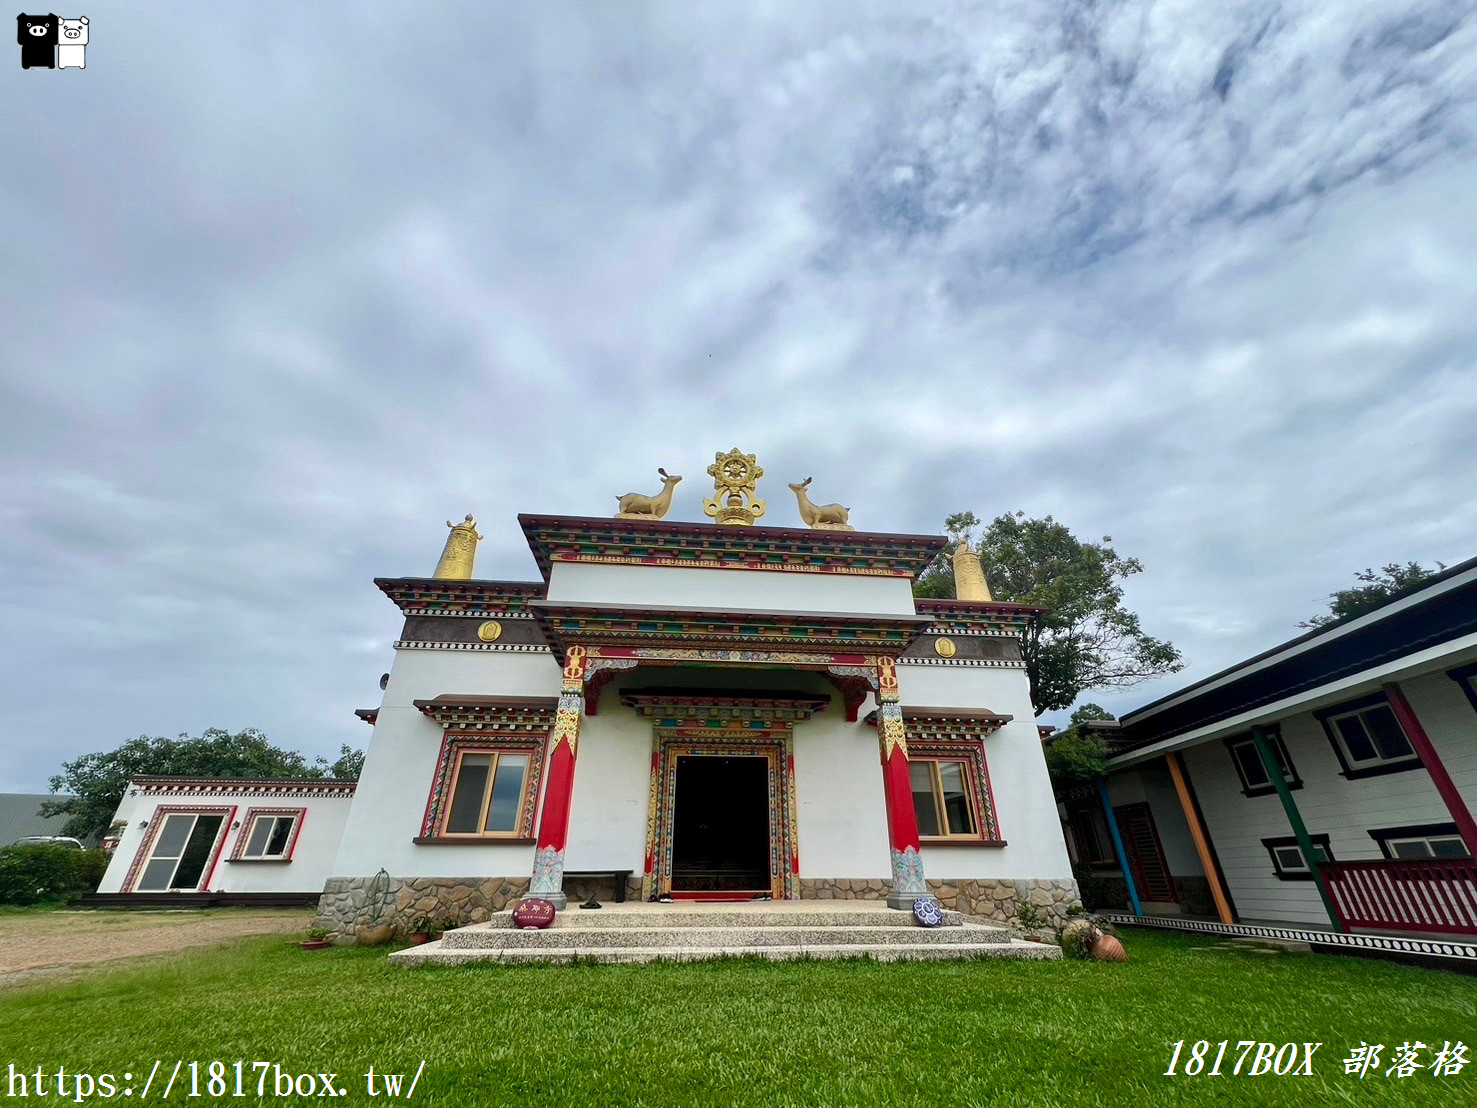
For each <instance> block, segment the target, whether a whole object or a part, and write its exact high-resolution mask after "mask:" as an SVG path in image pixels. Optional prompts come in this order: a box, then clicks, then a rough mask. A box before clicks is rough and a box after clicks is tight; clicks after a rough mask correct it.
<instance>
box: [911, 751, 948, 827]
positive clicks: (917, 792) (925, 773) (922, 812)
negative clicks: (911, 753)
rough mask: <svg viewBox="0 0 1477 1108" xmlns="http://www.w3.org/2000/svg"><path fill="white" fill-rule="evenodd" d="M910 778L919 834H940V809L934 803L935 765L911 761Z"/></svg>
mask: <svg viewBox="0 0 1477 1108" xmlns="http://www.w3.org/2000/svg"><path fill="white" fill-rule="evenodd" d="M908 778H909V780H910V781H911V782H912V785H913V811H914V812H916V813H917V815H918V834H920V835H938V834H940V831H939V818H938V809H937V808H936V807H934V803H933V767H932V766H931V765H930V763H928V762H923V761H914V762H909V763H908Z"/></svg>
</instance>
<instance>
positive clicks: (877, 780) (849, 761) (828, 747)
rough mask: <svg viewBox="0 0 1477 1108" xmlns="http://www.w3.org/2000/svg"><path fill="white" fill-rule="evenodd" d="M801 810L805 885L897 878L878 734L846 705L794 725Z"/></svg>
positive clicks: (837, 704)
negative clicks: (852, 717) (849, 715)
mask: <svg viewBox="0 0 1477 1108" xmlns="http://www.w3.org/2000/svg"><path fill="white" fill-rule="evenodd" d="M865 714H866V710H865V709H864V710H863V712H862V715H865ZM795 807H796V818H795V834H796V837H797V838H798V839H799V849H800V876H801V877H802V878H807V877H839V878H856V877H889V876H890V875H891V873H892V863H891V860H890V856H889V851H888V844H887V797H886V795H885V794H884V792H883V787H882V757H881V754H880V753H879V749H878V746H877V731H876V728H873V727H870V726H868V725H867V724H865V723H860V722H858V723H847V722H846V714H845V710H844V709H843V708H842V705H841V703H840V698H839V697H838V698H837V699H836V700H835V701H833V702H832V703H831V704H830V705H828V706H827V708H826V710H825V711H824V712H822V713H821V714H819V715H817V716H815V717H814V718H812V719H809V720H807V721H806V722H804V723H797V724H796V725H795Z"/></svg>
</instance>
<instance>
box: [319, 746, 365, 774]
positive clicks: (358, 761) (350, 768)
mask: <svg viewBox="0 0 1477 1108" xmlns="http://www.w3.org/2000/svg"><path fill="white" fill-rule="evenodd" d="M338 749H339V755H338V758H336V759H335V760H334V762H333V764H332V765H330V766H329V767H328V776H329V777H332V778H334V779H335V780H338V781H357V780H359V775H360V774H361V773H363V772H364V751H362V750H355V749H354V748H353V747H352V746H350V745H349V744H348V743H344V744H343V745H342V746H340V747H339V748H338ZM318 760H319V761H320V762H321V761H323V759H322V758H319V759H318Z"/></svg>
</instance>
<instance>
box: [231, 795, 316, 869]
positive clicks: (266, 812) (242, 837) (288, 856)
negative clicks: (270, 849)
mask: <svg viewBox="0 0 1477 1108" xmlns="http://www.w3.org/2000/svg"><path fill="white" fill-rule="evenodd" d="M307 815H308V810H307V809H306V808H248V809H246V815H244V816H243V817H242V818H241V830H240V832H239V833H238V834H237V835H236V844H235V846H233V847H232V848H231V856H230V857H229V858H227V859H226V861H228V862H276V863H283V862H290V861H292V856H293V854H294V853H295V852H296V851H297V844H298V838H299V836H300V835H301V834H302V830H303V821H304V820H305V819H306V818H307ZM287 817H290V818H291V819H292V831H291V832H290V833H289V834H288V836H287V846H286V848H285V849H284V850H283V851H282V853H281V854H248V853H246V848H247V847H248V846H249V845H251V830H252V828H253V827H255V826H256V821H257V820H259V819H283V818H287Z"/></svg>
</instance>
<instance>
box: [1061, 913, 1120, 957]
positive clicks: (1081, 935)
mask: <svg viewBox="0 0 1477 1108" xmlns="http://www.w3.org/2000/svg"><path fill="white" fill-rule="evenodd" d="M1072 915H1073V916H1074V918H1073V919H1071V920H1069V921H1068V922H1067V925H1066V926H1065V927H1058V928H1057V930H1056V941H1057V943H1058V945H1060V946H1061V948H1062V953H1063V954H1064V955H1066V956H1067V957H1068V958H1081V959H1084V960H1086V959H1091V958H1092V947H1093V944H1094V943H1096V942H1097V941H1098V940H1099V939H1100V938H1102V937H1103V936H1104V935H1116V934H1117V933H1118V932H1117V931H1116V930H1115V929H1114V927H1113V925H1112V924H1111V923H1109V922H1108V921H1107V920H1105V919H1101V918H1100V917H1098V916H1094V915H1090V914H1088V913H1086V912H1075V913H1072Z"/></svg>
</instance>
